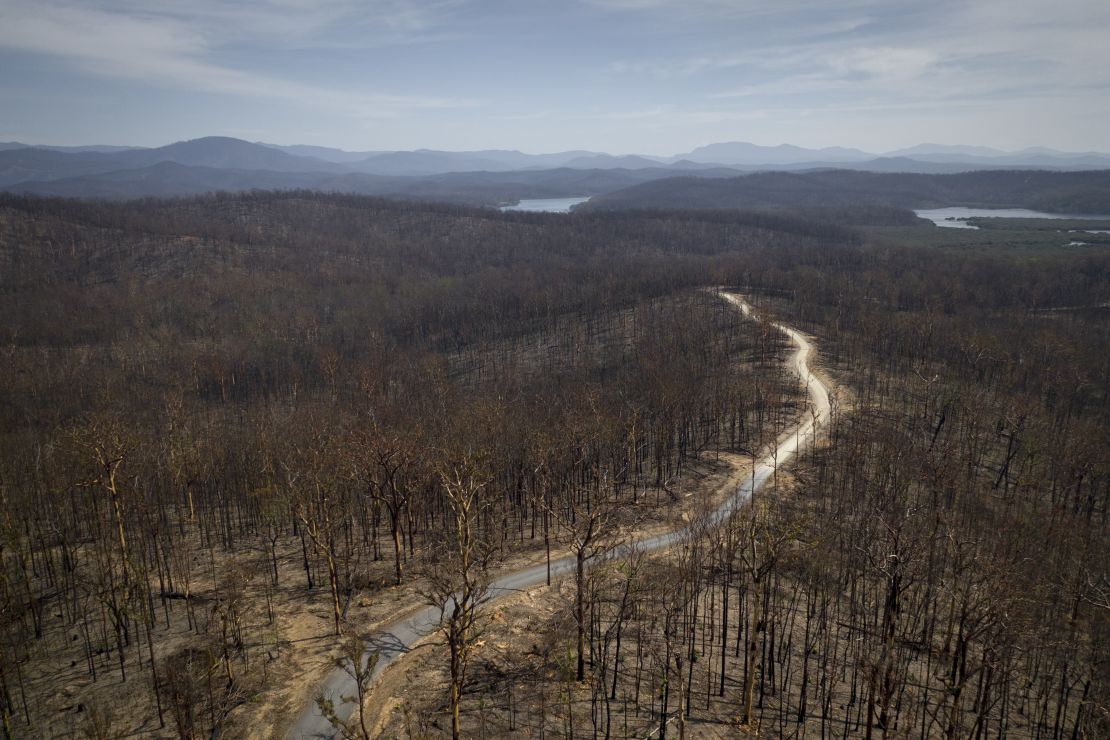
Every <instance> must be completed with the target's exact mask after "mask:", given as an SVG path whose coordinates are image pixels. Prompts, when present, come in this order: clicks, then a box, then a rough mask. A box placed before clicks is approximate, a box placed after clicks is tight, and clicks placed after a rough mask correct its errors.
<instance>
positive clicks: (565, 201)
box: [501, 195, 590, 213]
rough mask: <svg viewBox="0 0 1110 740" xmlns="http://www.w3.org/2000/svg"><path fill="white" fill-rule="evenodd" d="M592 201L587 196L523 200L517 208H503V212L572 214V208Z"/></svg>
mask: <svg viewBox="0 0 1110 740" xmlns="http://www.w3.org/2000/svg"><path fill="white" fill-rule="evenodd" d="M589 199H590V196H588V195H586V196H583V197H579V198H533V199H532V200H522V201H520V202H519V203H517V204H516V205H515V206H502V207H501V210H502V211H542V212H544V213H570V209H571V207H572V206H576V205H578V204H579V203H585V202H586V201H588V200H589Z"/></svg>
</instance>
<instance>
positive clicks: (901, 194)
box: [580, 170, 1110, 214]
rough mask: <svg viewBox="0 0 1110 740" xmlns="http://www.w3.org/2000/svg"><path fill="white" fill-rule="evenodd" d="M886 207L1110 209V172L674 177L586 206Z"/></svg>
mask: <svg viewBox="0 0 1110 740" xmlns="http://www.w3.org/2000/svg"><path fill="white" fill-rule="evenodd" d="M783 205H790V206H843V205H881V206H898V207H902V208H939V207H943V206H955V205H962V206H972V207H974V206H979V207H1000V208H1002V207H1008V208H1032V209H1035V210H1044V211H1054V212H1060V213H1077V214H1079V213H1085V214H1099V213H1110V170H1098V171H1093V172H1043V171H1034V170H1019V171H980V172H964V173H959V174H954V175H920V174H910V173H875V172H859V171H855V170H820V171H814V172H804V173H793V172H759V173H755V174H751V175H743V176H740V177H733V178H726V179H716V180H706V179H695V178H689V177H672V178H666V179H662V180H655V181H652V182H646V183H642V184H639V185H634V186H631V187H628V188H625V189H623V190H618V191H615V192H612V193H608V194H606V195H602V196H598V197H595V198H594V199H592V200H591V201H590V202H589V203H588V204H585V205H584V206H580V208H584V209H589V210H612V209H624V208H753V207H766V206H783Z"/></svg>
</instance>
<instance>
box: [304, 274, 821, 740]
mask: <svg viewBox="0 0 1110 740" xmlns="http://www.w3.org/2000/svg"><path fill="white" fill-rule="evenodd" d="M717 295H719V296H720V297H721V298H723V299H724V300H726V301H728V302H729V303H731V304H733V305H735V306H737V307H738V308H739V309H740V310H741V311H743V312H744V315H745V316H751V315H752V311H751V306H750V305H748V303H747V302H746V301H745V300H744V299H743V298H741V297H740V296H738V295H736V294H733V293H724V292H720V291H717ZM772 326H774V327H775V328H776V329H778V330H779V331H781V332H783V333H784V334H786V335H787V337H789V338H790V341H791V342H792V343H793V344H794V346H795V347H796V349H795V351H794V354H793V355H792V356H791V358H790V360H789V364H790V366H791V367H792V368H793V369H794V372H795V373H797V375H798V377H799V378H801V380H802V381H803V382H804V383H805V385H806V390H807V392H808V397H809V408H808V409H807V410H808V411H809V413H808V415H807V416H806V418H804V419H803V420H802V422H801V423H800V424H799V425H798V427H797V428H796V429H794V430H792V431H790V432H789V433H787V434H785V435H783V437H782V438H781V440H780V442H779V444H778V447H777V448H776V449H775V451H774V452H772V453H769V454H767V455H766V456H764V457H763V458H762V459H761V460H759V461H758V462H757V463H756V465H755V468H754V470H753V472H752V475H751V476H748V477H746V478H745V480H744V482H743V483H741V484H740V485H738V486H737V487H736V492H735V493H734V494H733V495H732V496H731V497H729V498H728V499H726V500H725V501H724V502H722V503H721V504H720V505H719V506H718V507H717V508H716V509H715V510H714V511H713V512H711V514H710V517H709V522H710V523H711V524H716V523H719V522H723V521H725V520H726V519H727V518H728V517H729V516H730V515H731V514H732V513H733V512H734V511H736V510H737V509H738V508H739V507H740V506H742V505H743V504H744V503H745V502H747V501H748V499H750V498H751V495H752V492H753V491H755V490H758V489H759V488H760V487H761V486H762V485H763V484H764V483H766V481H767V479H768V478H770V477H772V476H773V475H774V472H775V466H776V465H783V464H785V463H787V462H789V461H790V459H791V458H793V457H794V455H795V454H797V452H798V450H799V449H801V447H802V445H804V444H806V443H807V442H810V441H812V440H813V439H815V437H816V435H817V433H818V430H819V429H820V428H821V427H822V426H823V425H825V424H826V423H827V422H828V420H829V416H830V414H831V410H832V399H831V396H830V393H829V389H828V388H827V387H826V386H825V384H824V383H822V382H821V380H820V379H819V378H818V377H817V376H815V375H814V374H813V373H812V372H811V371H810V368H809V364H808V360H809V356H810V354H811V353H812V352H813V346H812V345H811V344H810V343H809V341H808V340H807V339H806V338H805V337H804V336H802V334H801V333H799V332H798V331H796V330H794V329H792V328H790V327H788V326H786V325H784V324H772ZM685 533H686V530H685V529H684V528H683V529H677V530H673V531H671V532H665V533H663V534H660V535H656V536H654V537H650V538H647V539H642V540H638V541H636V542H635V543H634V545H635V547H636V548H637V549H639V550H641V551H643V552H648V551H651V550H658V549H661V548H665V547H669V546H671V545H673V544H675V543H677V542H678V541H679V540H680V539H681V538H682V536H683V535H684V534H685ZM573 569H574V558H573V557H570V556H568V557H563V558H559V559H557V560H552V561H551V576H552V578H555V577H558V576H562V575H565V574H568V573H570V572H571V571H573ZM546 580H547V564H546V563H541V564H540V565H535V566H532V567H529V568H524V569H522V570H517V571H514V572H512V573H509V574H507V575H504V576H501V577H500V578H497V579H495V580H494V581H493V582H492V584H491V585H490V590H489V600H490V601H493V600H496V599H499V598H501V597H503V596H507V595H508V594H510V593H512V592H515V591H520V590H523V589H526V588H531V587H533V586H537V585H539V584H541V583H544V582H545V581H546ZM439 615H440V610H439V609H438V608H436V607H431V606H429V607H425V608H423V609H421V610H419V611H417V612H415V613H413V614H411V615H409V616H407V617H404V618H402V619H399V620H397V621H396V622H394V623H393V624H390V625H388V626H387V627H385V628H384V629H383V630H382V631H381V632H380V633H378V634H377V635H375V636H374V637H373V638H372V639H371V643H372V645H373V649H374V650H376V651H378V653H379V656H380V657H379V658H378V663H377V666H376V668H375V671H374V677H375V678H377V677H378V676H379V675H380V674H381V672H382V671H383V670H384V669H385V668H387V667H388V666H390V665H392V664H393V663H395V662H396V661H397V660H398V658H399V657H401V656H403V655H404V654H405V653H406V652H408V651H409V650H411V649H412V647H413V646H415V645H416V644H417V643H418V642H420V641H421V640H423V639H424V638H425V637H427V636H428V635H430V634H431V633H432V632H435V631H436V629H437V628H438V627H439ZM318 693H320V694H323V695H325V696H327V697H329V698H331V699H332V701H333V702H334V703H335V710H336V713H337V714H338V715H339V716H340V718H342V719H347V718H349V717H350V716H351V713H352V712H353V711H354V704H353V703H343V702H342V700H341V699H340V697H341V696H352V695H354V693H355V685H354V680H353V679H352V678H351V677H350V676H349V675H347V673H345V672H344V671H343V670H341V669H339V668H336V669H334V670H333V671H332V672H331V673H330V674H328V677H327V679H326V680H325V681H324V683H323V684H322V685H321V686H320V687H319V690H318ZM286 737H287V738H289V739H290V740H302V739H303V738H329V739H330V738H335V737H337V735H336V731H335V729H334V728H333V727H332V726H331V724H330V723H329V722H328V720H327V719H325V718H324V717H323V715H321V714H320V710H319V709H318V708H317V706H316V703H315V702H313V703H312V704H311V705H310V706H308V707H306V708H305V710H304V711H303V712H301V715H300V717H298V719H297V722H296V724H294V725H293V727H292V728H290V730H289V732H288V733H287V734H286Z"/></svg>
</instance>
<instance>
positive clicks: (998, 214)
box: [914, 206, 1110, 229]
mask: <svg viewBox="0 0 1110 740" xmlns="http://www.w3.org/2000/svg"><path fill="white" fill-rule="evenodd" d="M914 213H916V214H917V215H918V216H920V217H921V218H927V219H929V220H930V221H932V222H933V223H935V224H936V225H937V226H943V227H945V228H948V229H977V228H979V227H978V226H973V225H971V224H969V223H968V222H967V219H969V218H1055V219H1071V220H1076V219H1086V220H1095V221H1103V220H1110V216H1087V215H1078V214H1074V213H1045V212H1043V211H1030V210H1028V209H1025V208H963V207H959V206H957V207H954V208H930V209H925V210H919V211H914Z"/></svg>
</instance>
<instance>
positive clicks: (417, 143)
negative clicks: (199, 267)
mask: <svg viewBox="0 0 1110 740" xmlns="http://www.w3.org/2000/svg"><path fill="white" fill-rule="evenodd" d="M208 134H222V135H228V136H237V137H240V138H245V139H250V140H264V141H269V142H273V143H279V144H290V143H308V144H321V145H331V146H339V147H343V148H347V149H358V150H373V149H409V148H418V147H426V148H437V149H477V148H494V147H496V148H516V149H522V150H525V151H530V152H540V151H556V150H562V149H573V148H584V149H596V150H606V151H611V152H617V153H625V152H641V153H647V154H673V153H678V152H683V151H688V150H689V149H691V148H693V147H695V146H699V145H702V144H707V143H710V142H714V141H732V140H744V141H752V142H755V143H759V144H779V143H783V142H789V143H794V144H799V145H802V146H831V145H843V146H854V147H859V148H863V149H867V150H869V151H886V150H890V149H895V148H898V147H902V146H908V145H912V144H916V143H919V142H922V141H930V142H939V143H967V144H983V145H989V146H996V147H1000V148H1020V147H1025V146H1035V145H1043V146H1050V147H1056V148H1062V149H1069V150H1087V149H1099V150H1110V1H1108V0H1051V1H1050V0H964V1H956V0H913V1H912V2H909V1H905V2H904V1H903V0H855V1H849V2H835V1H834V0H319V1H315V2H314V1H312V0H262V1H261V2H255V1H252V0H239V1H235V0H191V1H189V2H183V1H179V0H0V140H13V139H14V140H19V141H24V142H28V143H49V144H77V143H109V144H124V143H127V144H142V145H160V144H165V143H169V142H171V141H175V140H180V139H187V138H196V137H198V136H203V135H208Z"/></svg>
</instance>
